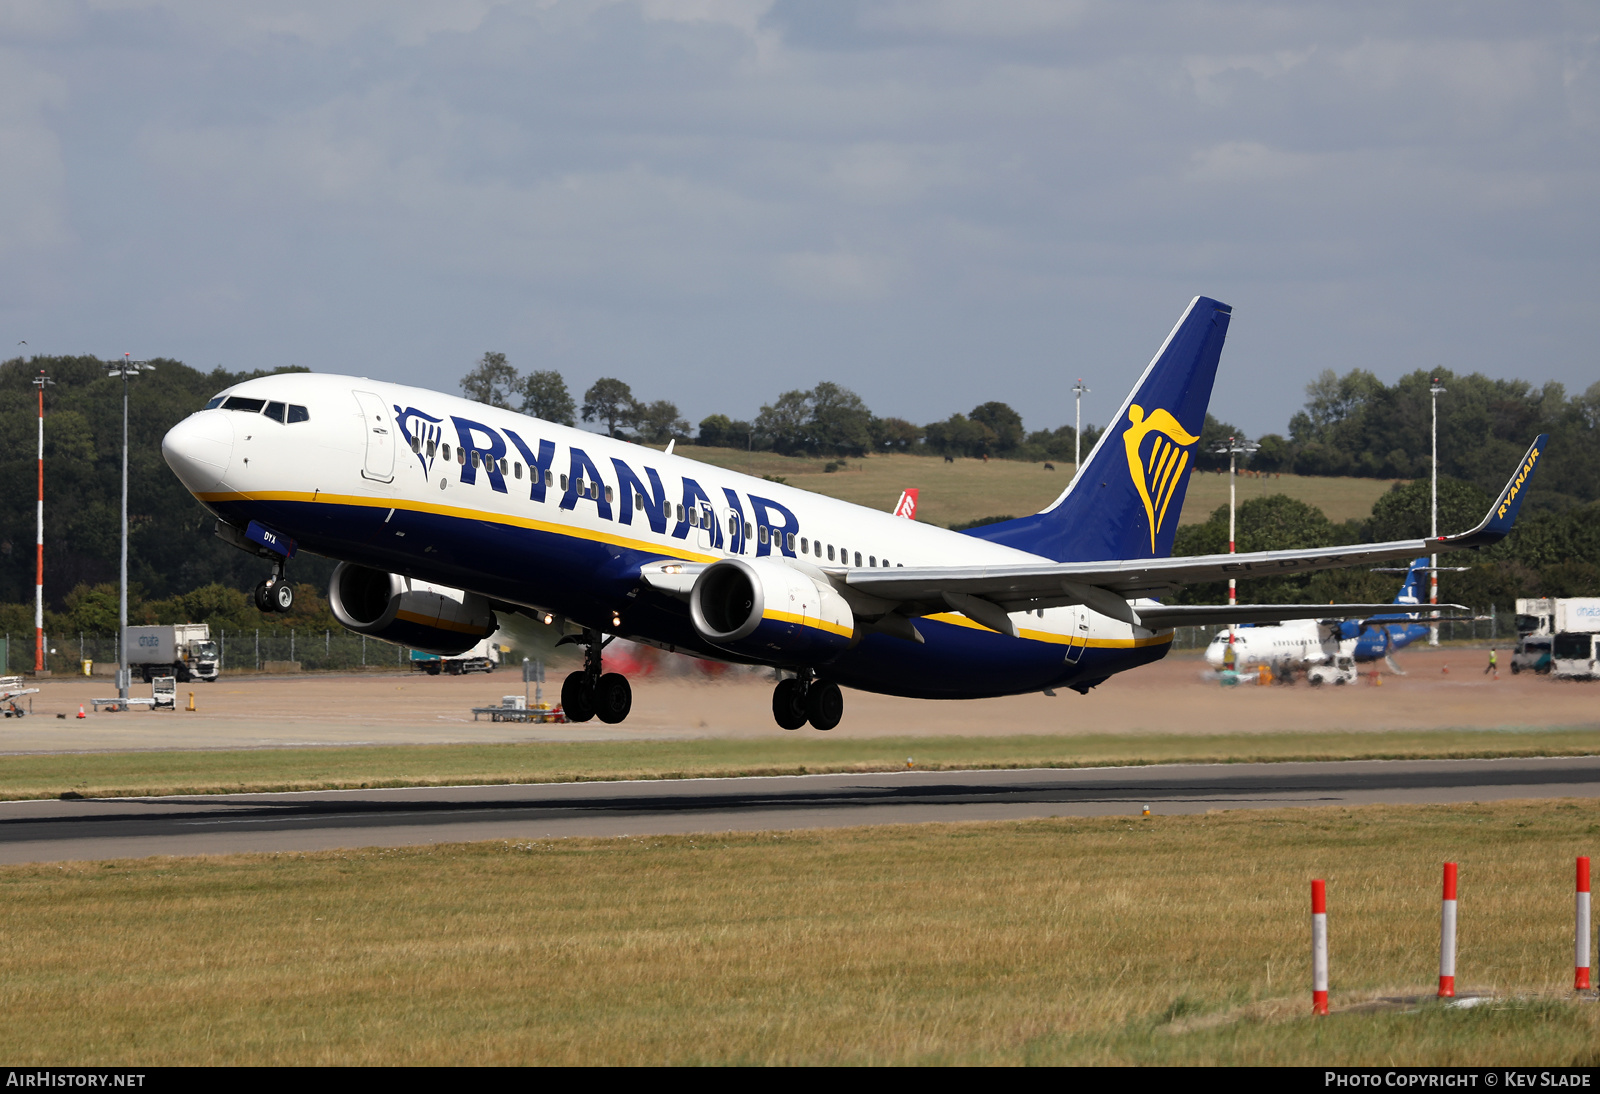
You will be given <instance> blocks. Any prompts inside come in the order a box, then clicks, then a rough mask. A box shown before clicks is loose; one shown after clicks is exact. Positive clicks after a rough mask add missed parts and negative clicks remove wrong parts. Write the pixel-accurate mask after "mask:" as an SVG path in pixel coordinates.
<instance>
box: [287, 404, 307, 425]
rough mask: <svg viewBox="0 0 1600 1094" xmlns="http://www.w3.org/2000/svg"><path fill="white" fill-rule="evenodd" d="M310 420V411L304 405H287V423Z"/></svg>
mask: <svg viewBox="0 0 1600 1094" xmlns="http://www.w3.org/2000/svg"><path fill="white" fill-rule="evenodd" d="M310 420H311V411H309V410H307V409H306V408H305V407H303V406H290V407H289V424H290V425H293V424H294V423H295V422H309V421H310Z"/></svg>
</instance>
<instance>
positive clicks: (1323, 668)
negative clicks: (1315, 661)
mask: <svg viewBox="0 0 1600 1094" xmlns="http://www.w3.org/2000/svg"><path fill="white" fill-rule="evenodd" d="M1357 675H1358V674H1357V671H1356V659H1355V658H1354V657H1351V656H1350V655H1349V654H1347V653H1340V654H1335V655H1334V657H1333V659H1332V660H1331V661H1328V662H1325V663H1323V664H1321V665H1312V666H1311V667H1310V668H1308V669H1306V683H1308V684H1310V685H1311V686H1312V687H1314V688H1320V687H1321V686H1322V685H1323V684H1333V685H1334V686H1335V687H1343V686H1344V685H1346V684H1353V683H1355V682H1356V679H1357Z"/></svg>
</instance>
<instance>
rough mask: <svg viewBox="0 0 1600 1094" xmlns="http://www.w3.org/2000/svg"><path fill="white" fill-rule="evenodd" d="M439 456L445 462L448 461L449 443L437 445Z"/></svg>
mask: <svg viewBox="0 0 1600 1094" xmlns="http://www.w3.org/2000/svg"><path fill="white" fill-rule="evenodd" d="M439 458H440V459H442V460H444V462H445V463H449V462H450V445H449V444H441V445H440V446H439Z"/></svg>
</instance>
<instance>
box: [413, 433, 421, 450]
mask: <svg viewBox="0 0 1600 1094" xmlns="http://www.w3.org/2000/svg"><path fill="white" fill-rule="evenodd" d="M411 451H413V452H416V453H421V451H422V438H421V437H420V436H414V437H412V438H411Z"/></svg>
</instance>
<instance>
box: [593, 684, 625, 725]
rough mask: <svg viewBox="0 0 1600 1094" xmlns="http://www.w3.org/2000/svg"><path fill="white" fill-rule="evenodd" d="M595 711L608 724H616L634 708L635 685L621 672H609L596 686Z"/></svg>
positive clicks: (596, 715)
mask: <svg viewBox="0 0 1600 1094" xmlns="http://www.w3.org/2000/svg"><path fill="white" fill-rule="evenodd" d="M593 694H594V713H595V717H597V718H599V719H600V720H601V721H602V722H604V723H605V724H606V725H608V726H614V725H616V724H617V723H618V722H620V721H622V720H623V719H624V718H626V717H627V716H628V711H630V710H632V709H633V687H632V685H630V684H629V683H628V678H627V677H626V676H624V675H622V673H620V672H608V673H606V674H605V675H604V676H602V677H600V679H599V680H598V681H596V683H595V686H594V692H593Z"/></svg>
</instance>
